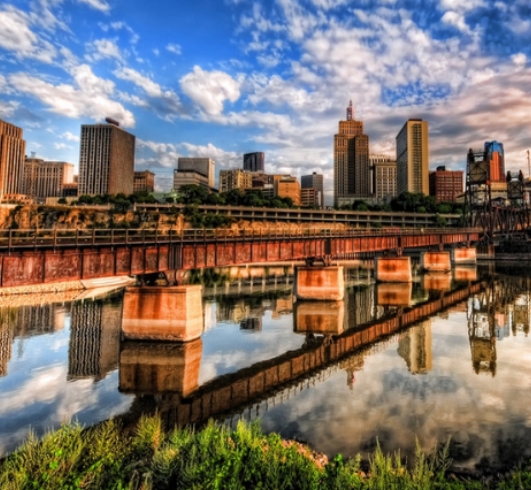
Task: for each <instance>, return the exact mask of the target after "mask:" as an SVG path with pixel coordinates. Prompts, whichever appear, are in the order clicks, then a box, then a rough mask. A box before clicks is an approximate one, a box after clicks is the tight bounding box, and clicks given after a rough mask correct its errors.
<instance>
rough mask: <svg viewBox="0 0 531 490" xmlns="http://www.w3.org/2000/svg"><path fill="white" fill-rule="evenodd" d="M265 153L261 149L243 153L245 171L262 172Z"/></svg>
mask: <svg viewBox="0 0 531 490" xmlns="http://www.w3.org/2000/svg"><path fill="white" fill-rule="evenodd" d="M264 165H265V154H264V153H263V152H261V151H257V152H254V153H246V154H245V155H243V170H245V171H246V172H263V171H264Z"/></svg>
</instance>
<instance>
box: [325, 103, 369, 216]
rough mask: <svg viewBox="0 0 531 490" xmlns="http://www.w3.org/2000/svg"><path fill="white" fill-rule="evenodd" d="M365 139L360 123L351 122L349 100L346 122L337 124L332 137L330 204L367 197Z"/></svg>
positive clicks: (344, 202) (366, 142)
mask: <svg viewBox="0 0 531 490" xmlns="http://www.w3.org/2000/svg"><path fill="white" fill-rule="evenodd" d="M370 186H371V182H370V170H369V137H368V136H367V135H366V134H363V122H361V121H356V120H355V119H354V108H353V107H352V101H350V104H349V106H348V107H347V120H346V121H339V132H338V134H336V135H335V136H334V204H335V205H336V206H342V205H344V204H351V203H352V202H353V201H355V200H356V199H365V198H367V197H369V196H370Z"/></svg>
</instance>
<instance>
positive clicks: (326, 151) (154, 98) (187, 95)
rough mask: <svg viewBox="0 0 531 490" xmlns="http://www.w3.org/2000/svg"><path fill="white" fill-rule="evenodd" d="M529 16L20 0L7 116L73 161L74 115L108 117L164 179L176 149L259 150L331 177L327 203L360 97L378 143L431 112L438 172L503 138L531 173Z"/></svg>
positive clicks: (293, 170) (13, 19) (10, 16)
mask: <svg viewBox="0 0 531 490" xmlns="http://www.w3.org/2000/svg"><path fill="white" fill-rule="evenodd" d="M420 5H422V7H421V6H420ZM530 13H531V11H530V7H529V5H528V4H527V2H525V1H522V0H519V1H515V2H494V1H487V0H476V1H472V2H468V3H467V4H466V5H461V2H455V1H453V0H438V1H432V2H423V3H422V4H419V6H415V5H414V4H412V3H411V2H406V1H403V0H396V1H392V0H380V1H376V2H371V5H366V4H360V3H359V2H352V1H348V0H305V1H303V0H300V1H299V0H277V1H264V2H260V3H257V2H251V1H247V0H225V2H216V3H212V2H209V1H207V0H199V1H198V2H194V3H193V4H192V5H180V6H179V7H177V8H176V7H174V6H172V4H171V3H170V2H160V3H158V4H157V7H156V8H153V7H152V6H146V5H144V4H142V2H138V0H134V1H133V2H132V3H129V4H128V5H127V6H125V5H123V6H122V5H119V4H118V3H114V2H112V1H107V0H75V1H73V2H71V3H68V4H67V3H66V2H63V1H61V0H57V1H54V2H48V1H45V0H37V1H34V2H29V1H25V0H11V1H9V2H8V3H4V4H3V6H2V7H0V64H1V66H2V70H1V73H2V75H0V89H1V95H0V115H1V117H2V118H4V119H5V120H7V121H9V122H11V123H13V124H15V125H16V126H19V127H21V128H23V129H24V137H25V139H26V141H27V150H26V151H27V154H30V153H31V152H33V151H34V152H36V155H37V156H38V157H39V158H44V159H45V160H60V161H67V162H71V163H74V164H76V166H77V165H78V152H79V149H78V148H79V146H78V144H79V143H78V141H77V140H78V139H79V128H80V126H81V124H93V123H99V122H103V120H104V118H105V117H106V116H110V117H114V118H115V119H117V120H119V121H120V122H121V124H122V126H123V127H124V128H125V129H126V130H127V131H130V132H132V133H133V134H135V135H136V136H137V138H138V140H137V143H138V145H137V147H138V151H137V162H136V166H135V169H136V170H145V169H147V170H150V171H152V172H155V173H156V174H157V185H158V186H159V187H163V188H165V189H169V188H171V180H172V172H173V169H174V168H175V167H176V162H177V158H178V157H180V156H198V157H210V158H213V159H214V160H215V161H216V164H217V165H216V166H217V169H218V170H221V169H226V168H239V167H240V166H241V163H240V162H241V156H242V154H244V153H249V152H254V151H263V152H265V154H266V168H265V171H266V172H268V173H284V174H292V175H295V176H297V177H298V178H300V177H301V176H302V175H307V174H311V173H312V172H314V171H317V172H319V173H323V174H324V177H325V193H326V200H327V202H328V203H330V202H331V198H332V183H333V147H332V146H333V145H332V144H331V135H333V134H334V132H335V130H336V125H337V121H338V120H339V119H341V118H342V117H344V116H343V114H344V107H345V104H346V103H347V102H348V100H350V99H352V100H353V105H354V107H355V109H356V114H357V118H359V119H360V120H363V121H364V127H365V132H366V134H368V135H369V136H370V139H371V153H376V154H381V153H384V154H387V155H389V156H393V155H394V153H395V150H394V138H395V137H396V134H397V133H398V131H399V130H400V127H402V125H403V124H404V122H405V121H406V120H408V119H410V118H422V119H424V120H427V121H428V122H429V124H430V170H434V169H435V168H436V167H437V166H439V165H445V166H446V167H447V168H448V169H451V170H456V169H460V170H463V169H464V167H465V165H466V152H467V151H468V148H470V147H473V148H482V146H483V144H484V142H485V141H492V140H496V141H502V142H503V143H504V145H505V150H506V152H505V159H506V167H507V169H508V170H516V171H517V170H520V169H521V170H523V171H524V174H525V175H527V173H528V172H527V158H526V157H527V154H526V150H527V149H528V148H529V147H531V135H530V134H529V132H528V131H527V130H526V129H525V124H526V122H527V118H528V114H529V113H531V100H530V97H529V79H530V77H531V66H530V63H529V58H530V56H531V51H530V50H531V48H530V47H529V46H528V45H527V44H526V40H527V39H529V34H530V33H531V22H530V21H529V20H528V19H529V14H530ZM190 26H192V27H190ZM194 26H200V27H199V28H196V27H194ZM350 53H354V54H355V55H352V56H350Z"/></svg>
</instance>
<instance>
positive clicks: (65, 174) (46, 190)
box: [22, 158, 74, 204]
mask: <svg viewBox="0 0 531 490" xmlns="http://www.w3.org/2000/svg"><path fill="white" fill-rule="evenodd" d="M73 181H74V165H73V164H72V163H66V162H45V161H44V160H43V159H41V158H26V160H25V162H24V179H23V187H22V193H23V194H25V195H26V196H27V197H28V198H30V199H33V200H34V201H35V202H36V203H39V204H42V203H44V202H46V198H47V197H63V196H64V186H65V184H70V183H73Z"/></svg>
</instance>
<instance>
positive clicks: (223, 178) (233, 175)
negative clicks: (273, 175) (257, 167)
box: [219, 168, 253, 192]
mask: <svg viewBox="0 0 531 490" xmlns="http://www.w3.org/2000/svg"><path fill="white" fill-rule="evenodd" d="M252 187H253V175H252V174H251V173H249V172H244V171H243V170H241V169H239V168H235V169H228V170H221V171H220V172H219V192H229V191H231V190H233V189H240V190H242V191H244V190H246V189H251V188H252Z"/></svg>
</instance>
